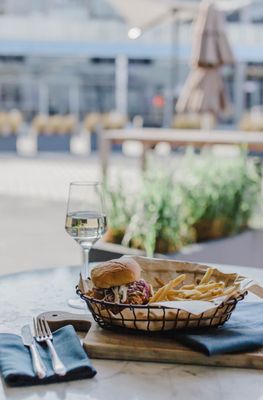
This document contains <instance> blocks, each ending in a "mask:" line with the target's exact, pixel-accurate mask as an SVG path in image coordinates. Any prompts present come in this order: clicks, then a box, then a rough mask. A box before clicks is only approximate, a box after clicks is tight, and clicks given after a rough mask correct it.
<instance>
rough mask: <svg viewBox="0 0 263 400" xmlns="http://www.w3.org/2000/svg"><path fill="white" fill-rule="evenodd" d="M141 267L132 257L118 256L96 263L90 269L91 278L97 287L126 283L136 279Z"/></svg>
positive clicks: (139, 274) (102, 287) (103, 287)
mask: <svg viewBox="0 0 263 400" xmlns="http://www.w3.org/2000/svg"><path fill="white" fill-rule="evenodd" d="M140 277H141V267H140V266H139V264H138V263H137V262H136V261H135V260H133V259H132V258H126V257H122V258H118V259H116V260H110V261H106V262H103V263H101V264H99V265H97V266H96V267H95V268H93V269H92V270H91V280H92V282H93V284H94V286H95V287H96V288H98V289H107V288H110V287H113V286H120V285H126V284H128V283H131V282H134V281H138V280H139V279H140Z"/></svg>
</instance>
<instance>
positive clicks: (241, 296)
mask: <svg viewBox="0 0 263 400" xmlns="http://www.w3.org/2000/svg"><path fill="white" fill-rule="evenodd" d="M76 293H77V294H78V295H79V296H80V298H81V299H82V300H84V301H86V302H87V301H88V302H90V303H96V304H100V305H102V306H106V307H108V306H115V307H116V306H118V307H122V308H127V307H128V308H130V309H132V308H134V309H143V308H148V309H153V310H154V309H165V310H171V307H167V306H163V305H151V304H149V303H148V304H130V303H128V304H123V303H112V302H109V301H104V300H98V299H94V298H92V297H89V296H87V295H85V294H84V293H82V292H81V290H80V289H79V286H78V285H77V286H76ZM246 295H247V291H246V290H245V291H243V292H240V293H239V294H238V296H237V297H230V298H229V299H227V300H226V301H224V302H223V303H221V304H219V305H218V306H216V307H217V308H218V309H220V308H223V307H225V306H226V305H232V304H236V303H238V302H239V301H241V300H243V299H244V298H245V296H246ZM174 310H179V311H185V310H183V309H182V308H174ZM188 314H191V313H188Z"/></svg>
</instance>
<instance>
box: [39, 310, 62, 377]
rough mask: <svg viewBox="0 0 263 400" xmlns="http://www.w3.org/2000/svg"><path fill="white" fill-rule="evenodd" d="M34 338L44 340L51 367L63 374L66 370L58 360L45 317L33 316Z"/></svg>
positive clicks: (57, 372) (40, 341) (58, 373)
mask: <svg viewBox="0 0 263 400" xmlns="http://www.w3.org/2000/svg"><path fill="white" fill-rule="evenodd" d="M33 324H34V331H35V339H36V341H37V342H39V343H42V342H46V344H47V346H48V349H49V351H50V355H51V361H52V367H53V369H54V372H55V373H56V374H57V375H60V376H63V375H65V374H66V372H67V370H66V368H65V365H64V364H63V363H62V361H61V360H60V358H59V356H58V354H57V352H56V350H55V347H54V345H53V343H52V340H53V335H52V332H51V330H50V328H49V326H48V323H47V321H46V320H45V318H33Z"/></svg>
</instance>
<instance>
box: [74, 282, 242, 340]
mask: <svg viewBox="0 0 263 400" xmlns="http://www.w3.org/2000/svg"><path fill="white" fill-rule="evenodd" d="M76 291H77V294H78V295H79V296H80V297H81V299H82V300H84V301H85V302H86V304H87V306H88V309H89V310H90V312H91V314H92V316H93V318H94V320H95V321H96V322H97V323H98V324H99V326H101V327H102V328H104V329H117V330H120V329H121V330H126V331H127V330H138V331H146V332H158V331H159V332H160V331H171V330H179V329H189V328H190V329H193V328H203V327H218V326H220V325H223V324H224V323H225V322H226V321H228V320H229V318H230V317H231V314H232V312H233V311H234V309H235V307H236V305H237V303H238V302H239V301H241V300H243V299H244V297H245V296H246V294H247V292H242V293H238V294H237V295H235V297H231V298H229V299H227V300H226V301H225V302H224V303H222V304H220V305H219V306H218V307H217V308H213V309H212V310H209V311H205V312H203V313H202V314H200V315H195V314H191V313H189V312H187V311H185V310H182V309H173V308H169V307H165V306H162V305H160V306H159V305H152V304H146V305H135V304H120V303H118V304H116V303H110V302H106V301H103V300H97V299H94V298H92V297H89V296H87V295H86V294H84V293H82V292H81V291H80V289H79V287H78V286H77V287H76Z"/></svg>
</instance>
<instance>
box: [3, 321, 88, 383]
mask: <svg viewBox="0 0 263 400" xmlns="http://www.w3.org/2000/svg"><path fill="white" fill-rule="evenodd" d="M53 344H54V346H55V348H56V351H57V353H58V355H59V357H60V358H61V361H62V362H63V363H64V364H65V367H66V369H67V373H66V375H65V376H58V375H56V374H54V372H53V369H52V364H51V359H50V354H49V351H48V349H47V347H46V345H45V344H41V345H40V344H39V343H37V347H38V350H39V353H40V355H41V357H42V359H43V361H44V364H45V366H46V368H47V376H46V377H45V378H44V379H39V378H38V377H37V376H36V375H35V373H34V371H33V367H32V361H31V356H30V350H29V348H28V347H25V346H24V345H23V342H22V339H21V337H20V336H18V335H14V334H9V333H1V334H0V373H1V375H2V376H3V378H4V381H5V383H6V384H7V385H9V386H27V385H38V384H43V383H54V382H65V381H70V380H75V379H85V378H92V377H93V376H94V375H95V374H96V370H95V369H94V368H93V366H92V365H91V362H90V360H89V358H88V356H87V354H86V353H85V351H84V349H83V347H82V346H81V343H80V340H79V338H78V336H77V334H76V332H75V330H74V328H73V326H72V325H67V326H65V327H63V328H60V329H58V330H57V331H55V332H53Z"/></svg>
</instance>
